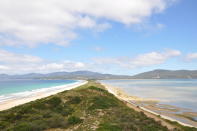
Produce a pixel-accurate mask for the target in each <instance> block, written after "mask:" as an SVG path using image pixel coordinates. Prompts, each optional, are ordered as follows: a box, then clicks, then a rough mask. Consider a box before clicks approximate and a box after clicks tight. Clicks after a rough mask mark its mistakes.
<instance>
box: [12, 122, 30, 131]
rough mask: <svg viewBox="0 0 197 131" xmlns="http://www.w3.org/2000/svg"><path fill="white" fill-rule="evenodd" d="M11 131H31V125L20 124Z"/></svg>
mask: <svg viewBox="0 0 197 131" xmlns="http://www.w3.org/2000/svg"><path fill="white" fill-rule="evenodd" d="M13 131H32V129H31V125H30V124H28V123H20V124H18V125H16V126H15V127H13Z"/></svg>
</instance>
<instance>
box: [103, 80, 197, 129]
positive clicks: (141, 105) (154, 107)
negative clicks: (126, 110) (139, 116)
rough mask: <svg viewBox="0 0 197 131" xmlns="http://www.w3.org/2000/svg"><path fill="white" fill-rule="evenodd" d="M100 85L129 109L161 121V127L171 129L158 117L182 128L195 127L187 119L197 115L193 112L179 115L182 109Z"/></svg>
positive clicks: (195, 123) (196, 123)
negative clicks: (128, 105)
mask: <svg viewBox="0 0 197 131" xmlns="http://www.w3.org/2000/svg"><path fill="white" fill-rule="evenodd" d="M102 85H104V86H105V88H106V89H107V90H108V91H109V92H110V93H112V94H114V95H115V96H116V97H117V98H119V99H120V100H122V101H124V102H126V103H128V104H130V107H131V108H133V109H135V110H138V111H139V110H140V111H143V112H144V113H145V114H146V115H147V116H148V117H151V118H153V119H155V120H156V121H161V122H162V123H163V125H164V126H167V127H168V128H169V129H173V127H172V126H171V125H169V124H168V123H166V122H165V121H164V120H162V119H160V118H159V117H158V116H160V117H161V118H163V119H167V120H170V121H176V122H178V123H179V124H181V125H184V126H189V127H197V122H196V121H194V120H192V119H189V118H192V117H196V116H197V113H195V112H189V113H184V115H179V114H177V112H179V111H180V110H181V109H182V108H178V107H175V106H171V105H165V104H159V101H158V100H152V99H143V98H139V97H136V96H130V95H128V94H126V93H125V92H124V91H122V90H121V89H119V88H118V87H114V86H111V85H107V84H103V83H102Z"/></svg>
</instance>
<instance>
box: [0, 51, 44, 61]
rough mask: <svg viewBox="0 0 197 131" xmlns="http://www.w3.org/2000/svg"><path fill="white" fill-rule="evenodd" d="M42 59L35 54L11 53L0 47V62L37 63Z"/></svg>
mask: <svg viewBox="0 0 197 131" xmlns="http://www.w3.org/2000/svg"><path fill="white" fill-rule="evenodd" d="M41 61H42V59H41V58H39V57H36V56H31V55H23V54H16V53H11V52H8V51H6V50H1V49H0V63H1V62H3V63H8V64H13V63H20V64H22V63H39V62H41Z"/></svg>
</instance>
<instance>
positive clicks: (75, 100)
mask: <svg viewBox="0 0 197 131" xmlns="http://www.w3.org/2000/svg"><path fill="white" fill-rule="evenodd" d="M80 102H81V98H80V97H79V96H74V97H69V101H68V102H67V103H69V104H79V103H80Z"/></svg>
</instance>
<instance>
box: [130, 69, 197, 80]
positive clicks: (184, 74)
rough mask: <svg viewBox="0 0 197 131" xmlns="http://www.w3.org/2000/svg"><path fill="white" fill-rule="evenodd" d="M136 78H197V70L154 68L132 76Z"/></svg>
mask: <svg viewBox="0 0 197 131" xmlns="http://www.w3.org/2000/svg"><path fill="white" fill-rule="evenodd" d="M132 78H134V79H197V70H153V71H148V72H144V73H140V74H137V75H134V76H132Z"/></svg>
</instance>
